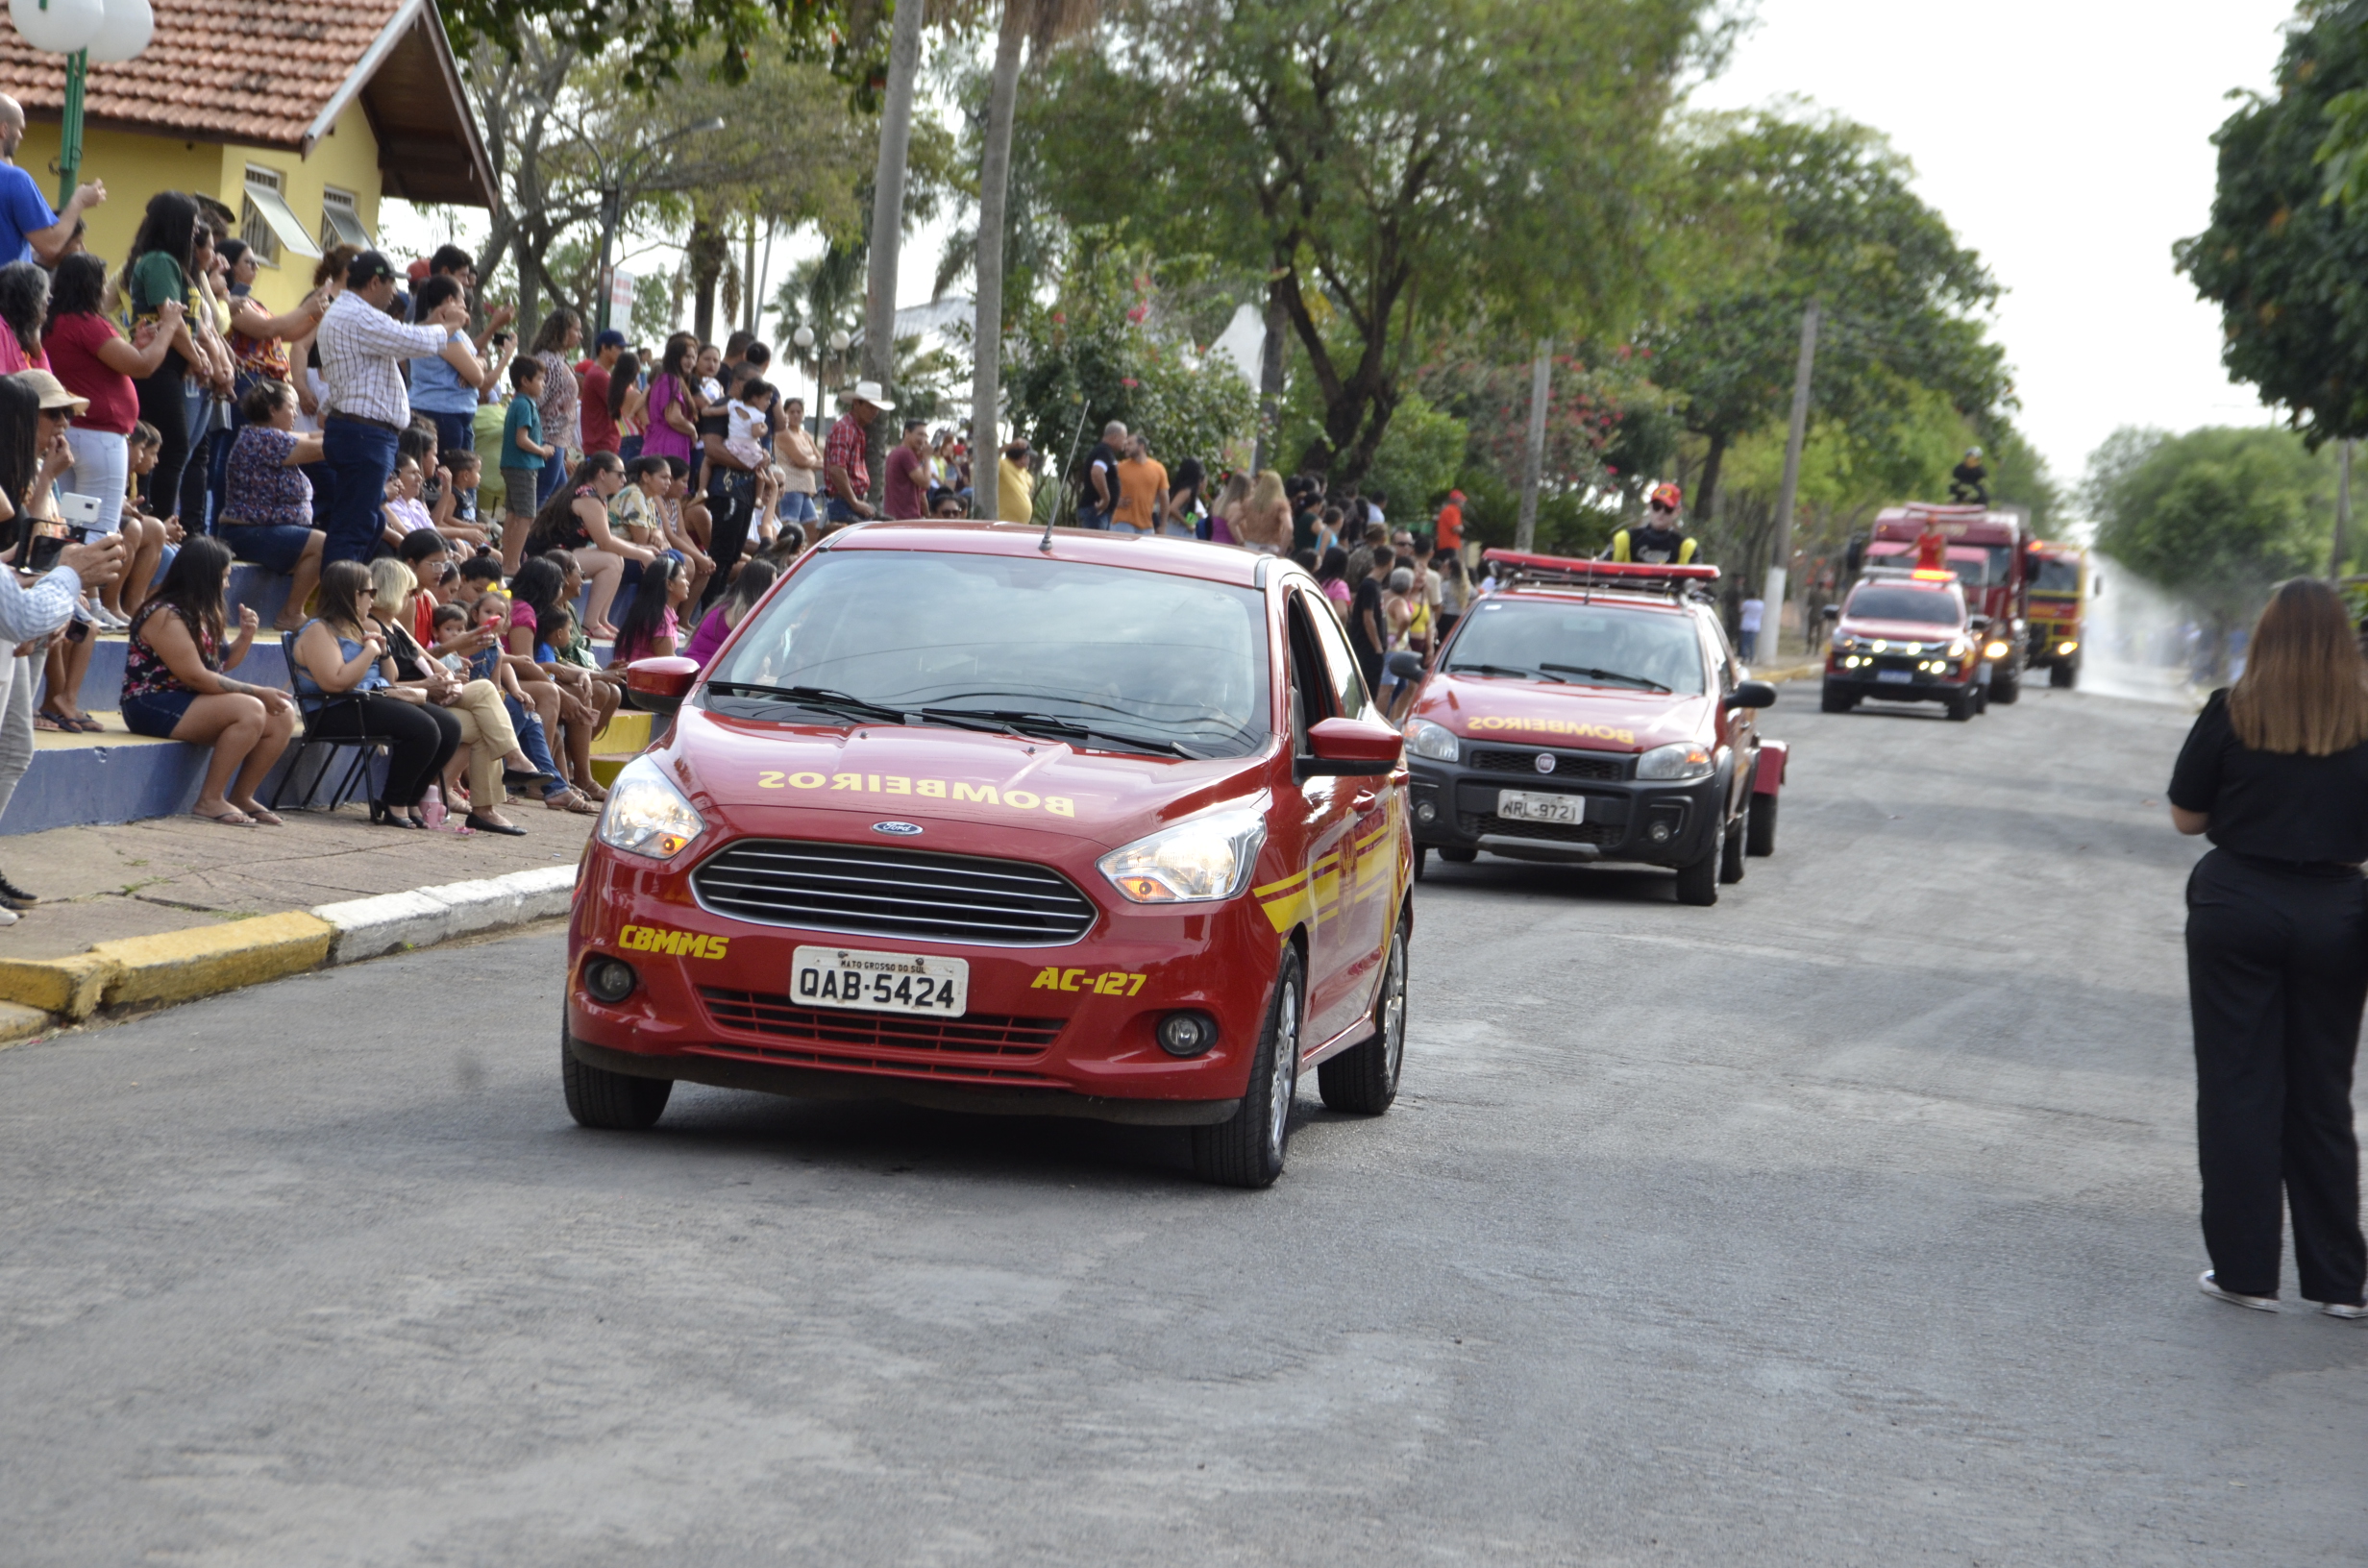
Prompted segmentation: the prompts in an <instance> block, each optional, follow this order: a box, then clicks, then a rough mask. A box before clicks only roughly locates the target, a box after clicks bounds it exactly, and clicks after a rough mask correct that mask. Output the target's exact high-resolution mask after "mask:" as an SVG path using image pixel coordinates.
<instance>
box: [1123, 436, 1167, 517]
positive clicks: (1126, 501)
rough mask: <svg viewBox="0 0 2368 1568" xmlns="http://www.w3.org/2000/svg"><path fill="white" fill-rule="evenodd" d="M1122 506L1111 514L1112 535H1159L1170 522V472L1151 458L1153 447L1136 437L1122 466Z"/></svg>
mask: <svg viewBox="0 0 2368 1568" xmlns="http://www.w3.org/2000/svg"><path fill="white" fill-rule="evenodd" d="M1118 474H1119V503H1118V504H1117V505H1116V506H1114V507H1112V508H1111V510H1110V531H1111V532H1112V533H1158V532H1160V531H1162V529H1164V528H1165V527H1166V526H1167V522H1168V470H1167V469H1166V468H1165V467H1164V466H1162V465H1161V464H1160V463H1159V462H1157V461H1156V460H1154V459H1153V458H1152V456H1151V446H1150V443H1149V442H1147V441H1146V440H1145V439H1144V438H1143V437H1142V436H1139V435H1138V436H1134V437H1132V438H1130V439H1129V440H1128V441H1127V443H1126V455H1125V456H1124V457H1123V458H1122V459H1120V462H1119V469H1118Z"/></svg>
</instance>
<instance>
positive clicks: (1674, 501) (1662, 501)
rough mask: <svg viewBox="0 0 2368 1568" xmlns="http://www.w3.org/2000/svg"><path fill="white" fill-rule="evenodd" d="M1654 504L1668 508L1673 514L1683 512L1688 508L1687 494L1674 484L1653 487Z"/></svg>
mask: <svg viewBox="0 0 2368 1568" xmlns="http://www.w3.org/2000/svg"><path fill="white" fill-rule="evenodd" d="M1652 503H1653V504H1654V505H1656V506H1666V507H1667V508H1668V509H1669V510H1671V511H1673V512H1677V511H1683V510H1685V507H1686V492H1685V491H1683V490H1680V489H1679V488H1678V487H1677V486H1676V485H1674V484H1657V485H1655V486H1653V501H1652Z"/></svg>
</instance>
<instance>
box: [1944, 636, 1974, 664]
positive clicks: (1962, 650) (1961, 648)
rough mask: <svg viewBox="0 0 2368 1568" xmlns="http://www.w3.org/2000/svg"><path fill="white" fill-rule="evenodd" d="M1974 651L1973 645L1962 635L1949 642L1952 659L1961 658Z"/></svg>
mask: <svg viewBox="0 0 2368 1568" xmlns="http://www.w3.org/2000/svg"><path fill="white" fill-rule="evenodd" d="M1972 651H1973V645H1972V644H1971V643H1969V642H1967V641H1965V639H1963V638H1962V637H1960V638H1958V639H1956V640H1955V641H1954V642H1952V643H1950V644H1949V657H1950V658H1952V659H1961V658H1963V657H1964V656H1965V655H1966V654H1968V653H1970V652H1972Z"/></svg>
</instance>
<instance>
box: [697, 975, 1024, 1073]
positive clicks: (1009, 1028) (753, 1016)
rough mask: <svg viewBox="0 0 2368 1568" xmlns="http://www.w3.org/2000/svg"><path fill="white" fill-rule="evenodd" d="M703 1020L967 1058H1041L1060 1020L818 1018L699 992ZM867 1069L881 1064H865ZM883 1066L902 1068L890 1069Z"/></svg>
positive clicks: (756, 999) (840, 1043) (736, 994)
mask: <svg viewBox="0 0 2368 1568" xmlns="http://www.w3.org/2000/svg"><path fill="white" fill-rule="evenodd" d="M699 999H700V1000H701V1001H703V1002H704V1003H706V1004H707V1016H708V1017H710V1018H712V1019H714V1020H715V1024H716V1027H717V1028H719V1029H739V1030H745V1031H747V1032H748V1033H750V1034H752V1035H777V1036H779V1037H781V1038H783V1039H785V1040H796V1041H806V1042H808V1043H810V1044H813V1045H815V1046H818V1047H824V1048H829V1049H834V1050H837V1051H839V1052H842V1053H844V1052H846V1051H848V1050H849V1049H854V1050H858V1051H871V1050H879V1049H887V1050H892V1051H929V1052H932V1053H934V1052H940V1051H951V1052H955V1053H958V1054H962V1055H968V1056H1042V1055H1044V1053H1045V1052H1046V1051H1048V1050H1049V1049H1051V1048H1052V1042H1053V1041H1055V1040H1057V1039H1059V1038H1060V1034H1061V1026H1062V1024H1063V1023H1064V1022H1066V1021H1067V1020H1066V1019H1062V1018H1023V1017H1010V1016H1007V1015H1005V1014H1000V1013H974V1014H972V1015H971V1016H970V1017H963V1018H916V1017H903V1016H901V1015H900V1014H895V1013H844V1012H837V1011H832V1012H827V1013H826V1012H821V1011H818V1010H816V1009H813V1008H807V1007H800V1006H798V1005H797V1004H796V1003H795V1002H793V1001H791V1000H790V999H789V998H788V997H787V996H768V995H764V994H762V993H760V992H752V991H723V990H718V989H716V988H714V987H709V986H702V987H700V988H699ZM865 1065H867V1066H878V1065H880V1064H876V1063H871V1062H868V1061H867V1062H866V1064H865ZM886 1065H888V1066H903V1064H901V1063H889V1064H886Z"/></svg>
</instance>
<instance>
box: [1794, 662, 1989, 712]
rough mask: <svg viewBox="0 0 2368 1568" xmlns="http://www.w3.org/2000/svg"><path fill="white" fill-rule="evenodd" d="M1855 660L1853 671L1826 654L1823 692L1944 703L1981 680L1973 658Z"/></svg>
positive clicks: (1960, 694)
mask: <svg viewBox="0 0 2368 1568" xmlns="http://www.w3.org/2000/svg"><path fill="white" fill-rule="evenodd" d="M1859 657H1861V658H1862V660H1863V661H1864V662H1862V663H1861V664H1860V665H1859V666H1858V667H1857V668H1855V669H1853V668H1851V667H1850V666H1849V665H1847V664H1846V663H1845V662H1844V658H1843V655H1841V654H1838V653H1829V654H1827V655H1826V660H1825V689H1826V690H1827V691H1829V692H1835V693H1839V694H1845V695H1848V696H1851V697H1860V698H1867V699H1868V700H1871V701H1876V702H1946V701H1950V700H1952V699H1953V698H1960V697H1962V696H1963V695H1964V694H1965V693H1966V692H1967V691H1968V690H1970V689H1971V688H1973V687H1974V686H1976V685H1979V684H1980V682H1981V677H1982V665H1981V661H1980V660H1979V659H1975V658H1965V659H1937V658H1934V657H1932V656H1930V655H1910V654H1901V653H1876V654H1862V655H1859ZM1935 666H1938V667H1939V668H1935Z"/></svg>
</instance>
